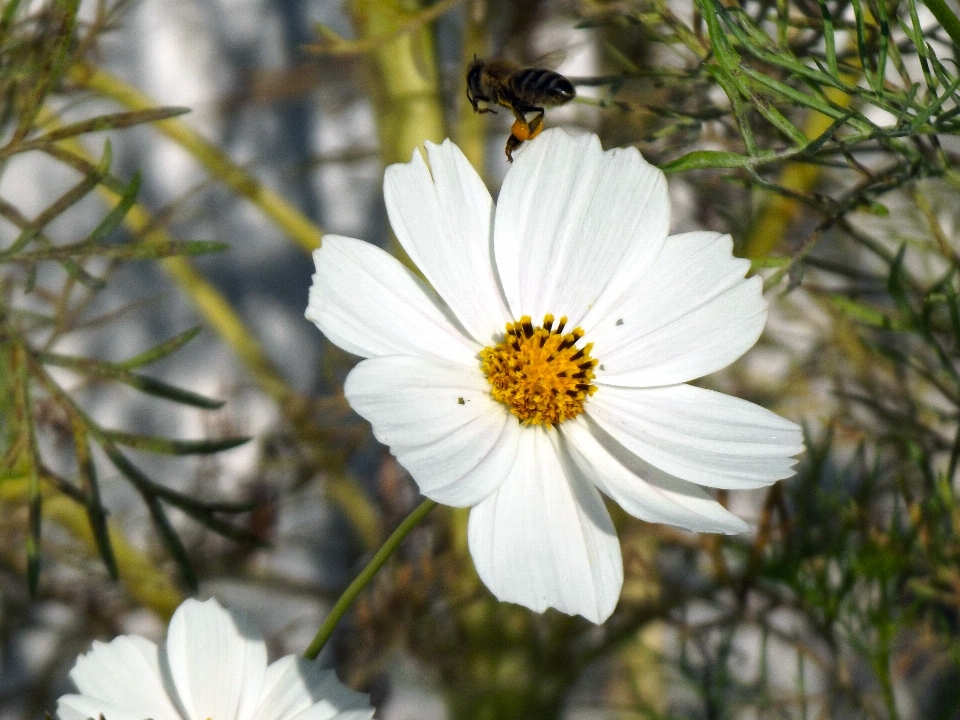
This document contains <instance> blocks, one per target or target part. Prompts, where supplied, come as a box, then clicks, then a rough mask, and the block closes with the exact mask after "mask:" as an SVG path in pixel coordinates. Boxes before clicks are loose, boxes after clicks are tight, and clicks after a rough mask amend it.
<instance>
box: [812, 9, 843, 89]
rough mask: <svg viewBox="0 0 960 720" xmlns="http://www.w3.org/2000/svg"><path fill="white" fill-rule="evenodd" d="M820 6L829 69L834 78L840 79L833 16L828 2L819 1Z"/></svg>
mask: <svg viewBox="0 0 960 720" xmlns="http://www.w3.org/2000/svg"><path fill="white" fill-rule="evenodd" d="M817 4H819V5H820V15H821V16H822V17H823V43H824V54H825V55H826V56H827V68H829V70H830V74H831V75H833V77H835V78H838V79H839V77H840V71H839V70H838V69H837V43H836V38H835V37H834V34H833V15H832V14H831V13H830V8H829V7H828V6H827V2H826V0H817Z"/></svg>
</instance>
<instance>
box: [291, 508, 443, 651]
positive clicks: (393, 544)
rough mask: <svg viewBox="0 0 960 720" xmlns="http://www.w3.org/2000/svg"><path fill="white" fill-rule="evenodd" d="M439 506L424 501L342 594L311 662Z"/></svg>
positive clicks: (317, 640) (313, 646)
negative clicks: (379, 573) (403, 544)
mask: <svg viewBox="0 0 960 720" xmlns="http://www.w3.org/2000/svg"><path fill="white" fill-rule="evenodd" d="M436 506H437V503H435V502H434V501H433V500H429V499H428V500H424V501H423V502H422V503H420V504H419V505H418V506H417V508H416V510H414V511H413V512H412V513H410V514H409V515H408V516H407V518H406V519H405V520H404V521H403V522H402V523H400V526H399V527H398V528H397V529H396V530H394V531H393V533H392V534H391V535H390V537H388V538H387V541H386V542H385V543H384V544H383V546H382V547H381V548H380V549H379V550H377V554H376V555H374V556H373V559H372V560H371V561H370V562H369V563H368V564H367V566H366V567H365V568H364V569H363V571H362V572H361V573H360V574H359V575H357V578H356V580H354V581H353V582H352V583H350V587H348V588H347V589H346V590H344V591H343V595H341V596H340V599H339V600H337V604H336V605H334V606H333V610H331V611H330V614H329V615H327V619H326V620H324V621H323V625H321V626H320V629H319V630H317V634H316V637H314V638H313V642H311V643H310V647H308V648H307V650H306V652H304V653H303V656H304V657H305V658H307V659H308V660H315V659H316V657H317V655H319V654H320V651H321V650H323V646H324V645H326V644H327V640H329V639H330V636H331V635H332V634H333V629H334V628H335V627H336V626H337V623H338V622H340V618H342V617H343V616H344V614H345V613H346V612H347V610H349V609H350V606H351V605H352V604H353V601H354V600H356V599H357V595H359V594H360V591H361V590H363V589H364V588H365V587H366V586H367V584H368V583H369V582H370V581H371V580H372V579H373V576H374V575H376V574H377V570H379V569H380V568H382V567H383V564H384V563H385V562H386V561H387V559H388V558H389V557H390V556H391V555H393V552H394V550H396V549H397V547H398V546H399V545H400V543H401V542H402V541H403V539H404V538H405V537H406V536H407V535H409V534H410V531H411V530H413V529H414V528H415V527H416V526H417V525H419V524H420V522H421V521H422V520H423V519H424V518H425V517H426V516H427V515H429V514H430V511H431V510H433V509H434V508H435V507H436Z"/></svg>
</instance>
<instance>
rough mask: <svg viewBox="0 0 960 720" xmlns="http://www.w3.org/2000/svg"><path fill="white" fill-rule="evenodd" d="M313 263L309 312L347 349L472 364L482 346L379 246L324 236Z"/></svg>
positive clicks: (367, 354) (309, 316)
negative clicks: (464, 331)
mask: <svg viewBox="0 0 960 720" xmlns="http://www.w3.org/2000/svg"><path fill="white" fill-rule="evenodd" d="M313 261H314V263H315V264H316V268H317V271H316V272H315V273H314V275H313V283H312V284H311V285H310V298H309V300H308V302H307V311H306V313H305V315H306V317H307V319H308V320H312V321H313V322H314V323H315V324H316V326H317V327H318V328H320V330H321V331H323V334H324V335H326V336H327V338H329V340H330V341H331V342H332V343H334V344H336V345H338V346H340V347H341V348H343V349H344V350H346V351H347V352H351V353H353V354H354V355H360V356H361V357H378V356H380V355H425V356H427V357H435V358H440V359H446V360H456V361H459V362H469V361H470V360H471V358H473V357H474V356H475V355H476V354H477V352H478V351H479V350H480V346H477V345H476V344H475V343H474V342H473V341H472V340H470V339H469V338H468V337H467V336H466V335H465V334H464V333H463V331H461V330H460V329H459V328H458V327H457V321H456V319H455V318H454V317H453V314H452V313H451V312H450V310H449V308H446V307H444V306H443V304H442V303H441V301H440V300H439V298H437V297H436V295H435V294H434V293H433V291H432V290H430V289H429V288H428V287H427V286H426V285H424V284H423V282H422V281H421V280H420V279H419V278H417V277H416V276H415V275H414V274H413V273H412V272H410V271H409V270H408V269H407V268H405V267H404V266H403V265H402V264H401V263H400V261H399V260H397V259H396V258H394V257H393V256H391V255H390V254H389V253H386V252H384V251H383V250H381V249H380V248H378V247H375V246H374V245H371V244H370V243H366V242H363V241H362V240H354V239H353V238H345V237H340V236H337V235H324V237H323V245H321V247H320V249H318V250H314V252H313Z"/></svg>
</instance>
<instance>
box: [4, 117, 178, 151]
mask: <svg viewBox="0 0 960 720" xmlns="http://www.w3.org/2000/svg"><path fill="white" fill-rule="evenodd" d="M188 112H190V108H184V107H157V108H149V109H148V110H132V111H130V112H119V113H112V114H109V115H101V116H99V117H95V118H91V119H90V120H82V121H80V122H76V123H71V124H70V125H64V126H62V127H59V128H57V129H56V130H52V131H50V132H48V133H46V134H44V135H41V136H39V137H36V138H32V139H31V140H29V141H28V142H26V143H23V147H24V148H26V149H28V150H33V149H35V148H36V147H37V146H38V145H40V144H41V143H52V142H56V141H58V140H63V139H65V138H70V137H74V136H76V135H84V134H87V133H92V132H103V131H105V130H119V129H121V128H126V127H131V126H133V125H140V124H142V123H150V122H156V121H158V120H167V119H168V118H172V117H177V116H178V115H184V114H185V113H188Z"/></svg>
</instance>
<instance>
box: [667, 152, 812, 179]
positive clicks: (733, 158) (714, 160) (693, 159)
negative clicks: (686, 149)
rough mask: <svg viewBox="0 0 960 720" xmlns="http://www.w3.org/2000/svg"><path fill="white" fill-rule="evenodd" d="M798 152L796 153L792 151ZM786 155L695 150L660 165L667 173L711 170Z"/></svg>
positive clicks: (753, 163)
mask: <svg viewBox="0 0 960 720" xmlns="http://www.w3.org/2000/svg"><path fill="white" fill-rule="evenodd" d="M792 154H796V153H792ZM783 159H785V158H784V156H783V155H782V154H780V153H777V152H775V151H772V150H768V151H765V152H762V153H759V154H758V155H755V156H753V157H751V156H749V155H740V154H739V153H733V152H725V151H722V150H695V151H694V152H690V153H687V154H686V155H682V156H681V157H678V158H677V159H676V160H671V161H670V162H668V163H664V164H663V165H661V166H660V169H661V170H663V172H665V173H668V174H669V173H677V172H686V171H688V170H710V169H717V168H747V167H756V166H757V165H761V164H763V163H764V162H772V161H775V160H783Z"/></svg>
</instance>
